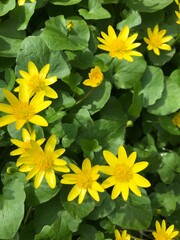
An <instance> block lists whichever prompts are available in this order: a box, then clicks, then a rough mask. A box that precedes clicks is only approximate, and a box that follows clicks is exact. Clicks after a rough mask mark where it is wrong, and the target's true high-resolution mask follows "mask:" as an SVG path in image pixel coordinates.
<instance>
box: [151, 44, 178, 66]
mask: <svg viewBox="0 0 180 240" xmlns="http://www.w3.org/2000/svg"><path fill="white" fill-rule="evenodd" d="M175 53H176V49H175V48H173V49H172V50H171V51H163V50H160V55H159V56H158V55H156V54H155V53H154V52H153V51H149V52H148V57H149V59H150V60H151V62H152V63H153V64H154V65H155V66H158V67H161V66H163V65H164V64H165V63H167V62H169V61H170V60H171V59H172V58H173V56H174V54H175Z"/></svg>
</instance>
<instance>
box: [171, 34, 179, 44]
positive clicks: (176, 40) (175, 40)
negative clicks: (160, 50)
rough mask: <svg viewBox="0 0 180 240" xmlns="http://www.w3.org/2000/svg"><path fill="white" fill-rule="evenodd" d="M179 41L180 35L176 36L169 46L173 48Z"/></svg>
mask: <svg viewBox="0 0 180 240" xmlns="http://www.w3.org/2000/svg"><path fill="white" fill-rule="evenodd" d="M179 39H180V33H179V34H178V35H177V37H176V39H174V41H173V43H172V44H171V45H172V46H173V45H174V44H175V43H176V42H178V41H179Z"/></svg>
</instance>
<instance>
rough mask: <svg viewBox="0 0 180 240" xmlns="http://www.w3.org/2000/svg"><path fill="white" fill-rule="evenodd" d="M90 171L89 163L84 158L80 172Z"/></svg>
mask: <svg viewBox="0 0 180 240" xmlns="http://www.w3.org/2000/svg"><path fill="white" fill-rule="evenodd" d="M90 170H91V161H90V160H89V159H88V158H86V159H84V161H83V163H82V171H84V172H86V171H90Z"/></svg>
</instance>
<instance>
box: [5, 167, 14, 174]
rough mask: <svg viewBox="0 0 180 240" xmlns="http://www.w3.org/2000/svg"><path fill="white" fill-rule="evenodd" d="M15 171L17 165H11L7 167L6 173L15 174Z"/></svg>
mask: <svg viewBox="0 0 180 240" xmlns="http://www.w3.org/2000/svg"><path fill="white" fill-rule="evenodd" d="M15 172H17V168H15V167H12V166H10V167H7V169H6V173H7V174H9V175H11V174H14V173H15Z"/></svg>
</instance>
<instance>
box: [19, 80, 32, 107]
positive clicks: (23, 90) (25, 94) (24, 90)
mask: <svg viewBox="0 0 180 240" xmlns="http://www.w3.org/2000/svg"><path fill="white" fill-rule="evenodd" d="M29 98H30V96H29V90H28V86H27V84H24V83H22V84H21V85H20V86H19V100H20V101H21V102H24V103H29Z"/></svg>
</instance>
